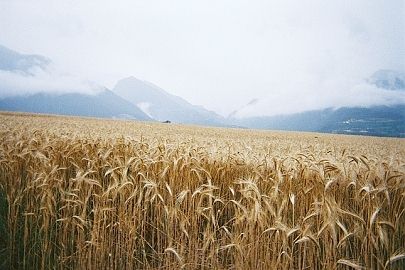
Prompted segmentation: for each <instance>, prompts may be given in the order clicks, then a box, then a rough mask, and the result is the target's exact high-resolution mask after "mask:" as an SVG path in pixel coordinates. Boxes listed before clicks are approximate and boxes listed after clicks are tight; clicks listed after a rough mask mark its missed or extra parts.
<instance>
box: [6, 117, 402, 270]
mask: <svg viewBox="0 0 405 270" xmlns="http://www.w3.org/2000/svg"><path fill="white" fill-rule="evenodd" d="M404 212H405V140H404V139H396V138H377V137H362V136H343V135H333V134H317V133H294V132H270V131H254V130H243V129H224V128H203V127H197V126H186V125H176V124H162V123H152V122H134V121H114V120H100V119H91V118H74V117H61V116H47V115H29V114H14V113H0V268H5V269H178V268H183V269H404V268H405V213H404Z"/></svg>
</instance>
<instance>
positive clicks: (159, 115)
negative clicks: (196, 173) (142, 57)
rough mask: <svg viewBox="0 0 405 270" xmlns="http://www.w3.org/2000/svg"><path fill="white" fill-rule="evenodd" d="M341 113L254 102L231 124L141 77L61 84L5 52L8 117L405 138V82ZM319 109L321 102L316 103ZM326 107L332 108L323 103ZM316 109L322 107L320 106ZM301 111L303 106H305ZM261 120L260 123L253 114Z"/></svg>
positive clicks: (375, 87)
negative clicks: (275, 110)
mask: <svg viewBox="0 0 405 270" xmlns="http://www.w3.org/2000/svg"><path fill="white" fill-rule="evenodd" d="M346 93H349V96H348V97H347V98H346V99H345V100H343V101H341V103H339V100H338V101H337V103H335V104H338V105H339V104H340V105H339V106H330V107H326V108H319V109H311V108H312V107H311V106H309V107H308V108H307V109H302V110H301V111H300V112H297V113H285V114H279V115H270V116H269V115H267V114H266V113H267V108H269V107H277V106H279V107H280V106H281V107H282V106H284V107H285V106H289V107H291V108H292V109H296V108H294V104H295V103H294V102H301V101H302V99H300V97H297V98H295V99H292V100H291V101H289V102H286V103H283V102H282V100H278V99H275V98H269V97H268V98H254V99H252V100H250V101H249V102H247V103H246V105H244V106H242V107H241V108H240V109H239V110H236V111H234V112H232V113H231V114H230V115H229V117H228V118H224V117H222V116H220V115H218V114H217V113H215V112H213V111H209V110H207V109H205V108H204V107H202V106H195V105H193V104H191V103H189V102H188V101H186V100H185V99H183V98H181V97H179V96H176V95H172V94H170V93H169V92H167V91H166V90H164V89H162V88H160V87H158V86H156V85H154V84H152V83H150V82H147V81H143V80H139V79H137V78H135V77H128V78H125V79H121V80H119V81H118V82H117V83H116V85H115V87H114V88H113V89H112V90H108V89H107V88H105V87H102V86H100V85H98V84H97V83H91V82H88V81H87V82H84V81H83V80H79V79H78V78H77V77H74V76H60V75H59V74H58V73H56V72H54V71H53V67H52V61H51V60H50V59H49V58H47V57H44V56H41V55H35V54H21V53H18V52H15V51H13V50H11V49H8V48H6V47H4V46H0V110H7V111H22V112H34V113H48V114H60V115H76V116H92V117H103V118H121V119H136V120H149V121H150V120H157V121H167V120H168V121H171V122H175V123H185V124H198V125H208V126H227V127H230V126H237V127H247V128H257V129H274V130H295V131H317V132H329V133H344V134H362V135H377V136H397V137H404V136H405V75H404V73H401V72H399V71H394V70H378V71H376V72H375V73H374V74H372V75H371V76H370V77H369V78H368V79H366V80H364V83H362V84H360V85H359V86H356V87H353V88H352V89H351V90H350V91H346ZM310 98H311V99H313V101H314V102H315V104H316V101H317V100H316V99H314V97H310ZM320 104H327V103H325V102H320ZM313 106H314V107H316V106H315V105H313ZM298 107H299V106H298ZM252 112H253V115H251V113H252Z"/></svg>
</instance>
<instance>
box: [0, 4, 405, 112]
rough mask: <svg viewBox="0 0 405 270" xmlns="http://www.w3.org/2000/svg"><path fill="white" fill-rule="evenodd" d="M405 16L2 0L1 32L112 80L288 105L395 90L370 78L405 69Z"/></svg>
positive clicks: (387, 10)
mask: <svg viewBox="0 0 405 270" xmlns="http://www.w3.org/2000/svg"><path fill="white" fill-rule="evenodd" d="M43 10H47V12H46V13H45V14H44V12H43ZM404 18H405V10H404V1H403V0H391V1H377V0H375V1H374V0H358V1H350V0H339V1H338V0H336V1H323V0H304V1H293V0H286V1H267V0H257V1H247V0H225V1H215V0H207V1H198V2H197V1H188V0H174V1H164V0H151V1H129V0H128V1H125V0H119V1H113V2H112V1H107V0H100V1H96V2H93V1H76V0H73V1H57V2H55V1H52V0H38V1H22V0H5V1H1V2H0V29H1V36H0V43H3V44H5V45H6V46H8V47H11V48H14V49H16V50H20V51H23V52H29V53H39V54H43V55H46V56H48V57H50V58H51V59H53V60H54V61H55V63H57V64H58V65H59V64H60V65H61V66H64V67H66V69H67V70H68V71H69V72H72V73H76V74H77V73H78V74H81V75H82V76H84V77H86V78H88V79H89V80H93V81H97V82H99V83H100V84H102V85H106V86H107V87H112V86H113V85H114V84H115V82H116V81H118V80H119V79H121V78H123V77H128V76H131V75H132V76H135V77H138V78H139V79H144V80H148V81H151V82H153V83H155V84H157V85H159V86H161V87H162V88H163V89H167V90H169V91H170V92H171V93H172V94H175V95H179V96H181V97H184V98H185V99H187V100H188V101H190V102H192V103H194V104H198V105H203V106H205V107H206V108H208V109H211V110H215V111H217V112H219V113H221V114H222V115H227V114H229V113H230V112H232V111H234V110H235V109H238V108H240V107H242V106H244V105H245V104H246V103H247V102H248V101H249V100H251V99H253V98H259V99H260V100H263V105H262V106H261V107H257V111H256V112H255V113H256V114H258V113H262V112H266V113H275V112H277V113H279V112H283V113H288V112H290V111H293V110H306V109H316V108H319V107H327V106H330V105H334V106H338V105H339V106H340V104H346V105H349V104H351V103H353V100H358V101H356V104H361V105H367V104H371V103H375V102H385V103H387V102H390V100H391V98H393V97H390V95H391V94H392V93H385V94H384V95H385V97H384V98H382V97H381V95H383V93H384V92H379V91H376V90H372V89H368V88H367V86H364V85H363V82H364V79H366V78H368V77H369V76H370V75H371V74H373V73H374V72H375V71H376V70H379V69H393V70H399V71H405V19H404ZM363 88H364V89H368V90H364V89H363ZM356 89H357V90H356ZM359 89H363V90H359ZM264 100H267V103H266V104H264ZM274 106H275V107H279V109H277V110H276V109H269V108H272V107H274Z"/></svg>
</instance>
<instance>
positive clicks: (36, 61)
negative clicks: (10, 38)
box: [0, 45, 51, 74]
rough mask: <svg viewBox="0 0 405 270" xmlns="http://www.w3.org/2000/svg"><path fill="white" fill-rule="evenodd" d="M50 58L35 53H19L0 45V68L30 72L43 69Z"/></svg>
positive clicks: (49, 61)
mask: <svg viewBox="0 0 405 270" xmlns="http://www.w3.org/2000/svg"><path fill="white" fill-rule="evenodd" d="M50 63H51V60H50V59H48V58H46V57H44V56H42V55H36V54H21V53H18V52H16V51H13V50H11V49H9V48H7V47H4V46H2V45H0V70H5V71H19V72H23V73H26V74H31V72H30V70H32V69H34V68H40V69H42V70H45V69H46V67H47V66H48V65H49V64H50Z"/></svg>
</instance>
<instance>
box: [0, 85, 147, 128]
mask: <svg viewBox="0 0 405 270" xmlns="http://www.w3.org/2000/svg"><path fill="white" fill-rule="evenodd" d="M0 110H5V111H20V112H34V113H48V114H60V115H76V116H90V117H101V118H121V119H137V120H152V119H151V118H150V117H149V116H147V115H146V114H145V113H143V112H142V111H141V110H140V109H139V108H137V107H136V106H134V105H133V104H132V103H130V102H128V101H126V100H125V99H123V98H121V97H119V96H117V95H115V94H114V93H113V92H111V91H110V90H107V89H105V90H103V91H101V92H99V93H98V94H95V95H87V94H80V93H68V94H50V93H37V94H33V95H27V96H13V97H6V98H2V99H0Z"/></svg>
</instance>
